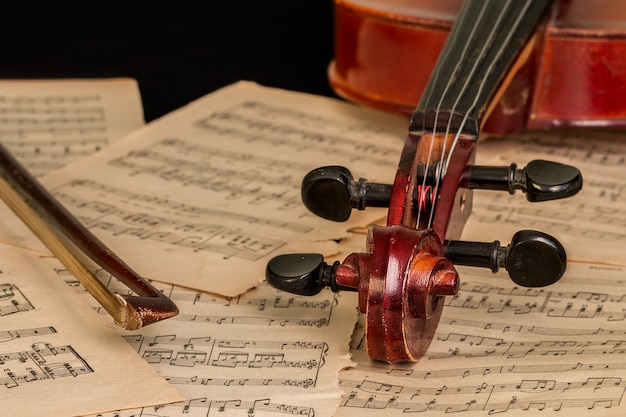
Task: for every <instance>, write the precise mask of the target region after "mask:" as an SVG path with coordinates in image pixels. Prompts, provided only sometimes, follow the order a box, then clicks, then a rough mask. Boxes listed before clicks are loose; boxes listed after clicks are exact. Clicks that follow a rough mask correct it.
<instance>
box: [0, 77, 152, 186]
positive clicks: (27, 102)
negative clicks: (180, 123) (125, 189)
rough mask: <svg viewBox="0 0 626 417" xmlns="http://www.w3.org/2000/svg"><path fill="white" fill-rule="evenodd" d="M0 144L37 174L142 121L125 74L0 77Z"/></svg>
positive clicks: (111, 139)
mask: <svg viewBox="0 0 626 417" xmlns="http://www.w3.org/2000/svg"><path fill="white" fill-rule="evenodd" d="M0 113H1V114H2V117H0V142H1V143H2V144H3V145H4V146H6V147H7V149H9V150H10V151H11V153H13V155H15V157H16V158H18V159H19V160H20V161H21V162H22V163H23V164H24V165H25V166H26V167H27V168H28V169H29V171H30V172H31V173H32V174H33V175H35V176H40V175H43V174H45V173H47V172H49V171H52V170H54V169H57V168H60V167H62V166H65V165H67V164H68V163H70V162H73V161H76V160H78V159H81V158H83V157H85V156H87V155H90V154H92V153H93V152H96V151H98V150H100V149H102V148H104V147H107V146H108V145H110V144H111V143H113V142H115V141H117V140H118V139H120V138H122V137H123V136H125V135H126V134H128V133H130V132H132V131H134V130H135V129H137V128H139V127H141V126H142V125H143V124H144V118H143V105H142V103H141V96H140V94H139V87H138V86H137V82H136V81H135V80H134V79H131V78H113V79H51V80H0Z"/></svg>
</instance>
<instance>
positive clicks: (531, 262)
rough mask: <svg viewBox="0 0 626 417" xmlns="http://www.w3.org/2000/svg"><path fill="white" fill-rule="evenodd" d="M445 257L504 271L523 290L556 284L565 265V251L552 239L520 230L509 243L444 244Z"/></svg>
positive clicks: (468, 264)
mask: <svg viewBox="0 0 626 417" xmlns="http://www.w3.org/2000/svg"><path fill="white" fill-rule="evenodd" d="M443 253H444V256H446V257H447V258H448V259H450V260H451V261H452V262H453V263H455V264H457V265H466V266H476V267H483V268H489V269H491V270H492V271H493V272H497V271H498V270H499V269H500V268H501V267H504V268H505V269H506V270H507V271H508V273H509V276H510V277H511V279H512V280H513V282H515V283H516V284H518V285H521V286H523V287H543V286H546V285H550V284H553V283H555V282H556V281H558V280H559V279H560V278H561V276H563V274H564V273H565V268H566V265H567V260H566V255H565V249H564V248H563V246H562V245H561V243H560V242H559V241H558V240H556V239H555V238H554V237H552V236H550V235H548V234H545V233H542V232H538V231H534V230H522V231H519V232H517V233H515V235H513V239H512V240H511V243H510V244H509V245H508V246H506V247H502V246H500V242H499V241H497V240H496V241H493V242H491V243H482V242H463V241H458V240H450V241H446V244H445V245H444V250H443Z"/></svg>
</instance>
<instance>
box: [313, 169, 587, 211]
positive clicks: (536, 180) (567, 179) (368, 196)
mask: <svg viewBox="0 0 626 417" xmlns="http://www.w3.org/2000/svg"><path fill="white" fill-rule="evenodd" d="M582 184H583V179H582V174H581V172H580V171H579V170H578V169H577V168H575V167H572V166H570V165H565V164H560V163H558V162H551V161H544V160H534V161H531V162H529V163H528V165H526V167H525V168H523V169H518V168H517V164H514V163H513V164H511V165H510V166H508V167H506V166H505V167H491V166H472V167H470V169H469V172H468V180H467V188H470V189H482V190H501V191H508V192H509V193H510V194H513V193H515V191H516V190H522V191H523V192H524V193H526V199H527V200H528V201H531V202H537V201H547V200H555V199H559V198H566V197H571V196H573V195H574V194H576V193H578V191H580V189H581V188H582ZM391 191H392V185H391V184H380V183H372V182H368V181H367V180H366V179H364V178H360V179H359V180H358V181H355V180H354V178H353V176H352V173H350V171H349V170H348V169H347V168H344V167H342V166H326V167H321V168H317V169H314V170H313V171H311V172H309V173H308V174H307V175H306V176H305V177H304V179H303V180H302V187H301V196H302V202H303V203H304V205H305V207H307V208H308V209H309V211H311V212H312V213H314V214H316V215H318V216H320V217H322V218H324V219H327V220H333V221H336V222H343V221H346V220H348V219H349V218H350V213H351V212H352V209H358V210H364V209H365V208H366V207H389V201H390V200H391ZM427 197H428V198H432V196H427ZM414 198H415V197H414ZM426 203H427V204H429V203H431V201H427V202H426Z"/></svg>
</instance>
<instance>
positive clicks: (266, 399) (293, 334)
mask: <svg viewBox="0 0 626 417" xmlns="http://www.w3.org/2000/svg"><path fill="white" fill-rule="evenodd" d="M49 262H50V265H51V267H52V268H54V269H56V270H57V271H58V273H59V274H60V275H61V276H62V277H63V278H64V279H65V280H66V282H67V283H68V284H69V285H71V287H72V288H74V289H75V290H77V291H79V292H80V293H82V294H83V295H84V296H85V297H86V301H87V302H90V303H91V304H92V305H93V307H94V309H95V310H96V311H98V312H100V313H101V314H102V315H103V317H104V318H105V319H106V320H109V322H111V321H112V320H111V318H110V317H109V316H108V315H107V313H106V312H105V311H103V309H102V308H101V307H100V306H99V305H98V304H97V303H96V302H95V301H94V300H93V298H91V296H90V295H89V294H88V293H86V292H85V290H84V288H83V287H82V286H80V285H79V284H78V282H77V281H76V279H75V278H74V277H73V276H72V275H71V274H69V273H68V272H67V271H65V270H64V269H63V268H62V267H61V266H60V264H58V261H56V260H49ZM101 272H102V271H101ZM97 275H98V276H99V277H101V278H103V277H104V276H105V274H102V273H98V274H97ZM103 281H104V282H105V283H106V284H107V286H108V287H109V288H111V289H113V290H115V291H117V292H118V293H126V292H127V290H126V291H125V290H124V288H123V287H120V286H119V284H118V283H117V282H116V280H114V279H110V280H109V281H106V280H103ZM155 285H156V286H157V288H159V289H160V290H161V291H163V292H164V293H165V294H166V295H168V296H169V297H170V298H171V299H172V300H173V301H174V302H175V303H176V304H177V305H178V307H179V309H180V314H179V315H178V316H176V317H173V318H170V319H168V320H165V321H162V322H159V323H157V324H153V325H150V326H146V327H144V328H142V329H140V330H137V331H132V332H130V331H125V330H122V329H119V333H120V335H121V337H122V338H123V339H124V340H125V341H126V342H127V343H128V344H129V345H130V346H131V347H132V348H133V349H134V350H135V351H136V352H137V353H138V354H139V355H140V356H141V357H142V358H143V360H145V362H146V363H147V364H150V365H152V366H153V367H154V369H155V370H157V371H158V372H159V374H161V375H162V376H163V377H164V378H165V379H166V380H167V381H168V382H169V383H170V384H171V386H172V387H174V388H176V389H177V390H178V391H179V392H180V393H181V394H183V395H184V396H185V401H184V402H182V403H175V404H170V405H162V406H156V407H154V406H150V407H144V408H142V409H133V410H124V411H122V412H119V413H118V412H113V413H111V414H110V415H111V416H118V417H119V416H137V415H150V416H155V417H158V416H163V417H165V416H179V415H185V416H209V415H211V416H212V415H220V416H222V415H232V416H240V415H245V416H262V415H271V416H275V417H279V416H285V417H287V416H293V415H304V416H317V417H324V416H327V417H330V416H332V415H333V414H334V412H335V410H336V409H337V407H338V406H339V402H340V399H341V395H342V390H341V388H340V387H339V386H338V375H339V371H340V370H341V369H343V368H345V367H349V366H352V365H353V362H352V361H351V359H350V355H349V352H348V350H349V345H350V338H351V335H352V331H353V329H354V324H355V323H356V321H357V310H356V308H355V306H356V295H355V293H341V294H337V293H332V292H331V291H330V290H324V291H322V292H321V293H320V294H318V295H316V296H312V297H305V296H298V295H294V294H289V293H284V292H281V291H278V290H276V289H274V288H271V287H270V286H269V285H267V284H260V285H259V286H257V287H256V288H254V289H253V290H250V291H248V292H246V293H245V294H242V295H239V296H236V297H224V296H219V295H215V294H209V293H203V292H199V291H194V290H190V289H186V288H182V287H177V286H172V285H165V284H158V283H156V284H155ZM108 415H109V414H107V416H108Z"/></svg>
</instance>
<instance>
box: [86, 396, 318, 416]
mask: <svg viewBox="0 0 626 417" xmlns="http://www.w3.org/2000/svg"><path fill="white" fill-rule="evenodd" d="M238 411H240V412H241V413H245V416H246V417H255V416H259V415H266V414H267V413H271V414H270V415H273V416H277V417H278V416H285V417H287V416H302V417H315V410H314V409H313V408H312V407H303V406H298V405H290V404H286V403H281V402H274V401H272V399H271V398H262V399H257V400H241V399H230V400H212V399H209V398H207V397H202V398H200V397H199V398H192V399H190V400H188V401H185V402H182V403H177V404H168V405H164V406H157V407H144V408H143V409H141V413H140V415H150V416H157V415H158V416H161V415H168V416H172V415H181V416H188V417H195V416H202V417H211V416H223V415H224V413H225V412H227V413H232V412H238ZM161 413H163V414H161ZM229 415H230V414H229ZM135 416H137V410H123V411H118V412H115V413H106V414H101V415H98V417H135Z"/></svg>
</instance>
